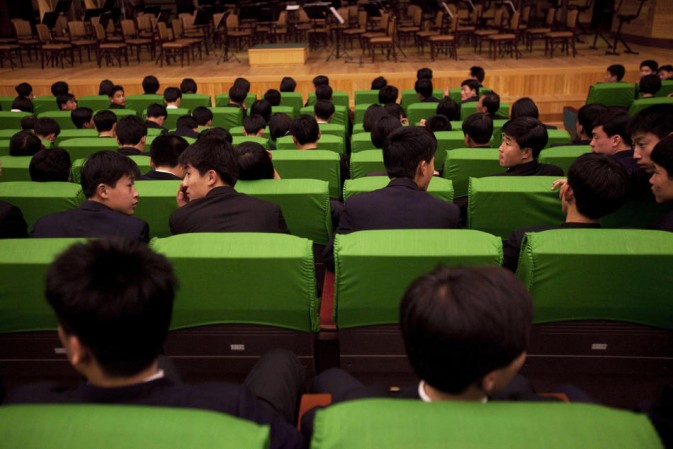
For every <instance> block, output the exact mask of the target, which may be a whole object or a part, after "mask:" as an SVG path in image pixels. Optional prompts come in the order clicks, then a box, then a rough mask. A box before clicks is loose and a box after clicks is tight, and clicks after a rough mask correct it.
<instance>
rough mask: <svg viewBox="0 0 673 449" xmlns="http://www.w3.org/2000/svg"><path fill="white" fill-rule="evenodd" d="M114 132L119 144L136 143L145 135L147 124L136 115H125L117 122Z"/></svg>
mask: <svg viewBox="0 0 673 449" xmlns="http://www.w3.org/2000/svg"><path fill="white" fill-rule="evenodd" d="M116 134H117V140H118V141H119V144H120V145H137V144H139V143H140V141H141V140H142V138H143V137H145V136H147V125H146V124H145V122H144V121H143V119H141V118H140V117H138V116H137V115H127V116H125V117H122V118H120V119H119V121H118V122H117V133H116Z"/></svg>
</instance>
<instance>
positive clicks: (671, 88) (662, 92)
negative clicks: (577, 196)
mask: <svg viewBox="0 0 673 449" xmlns="http://www.w3.org/2000/svg"><path fill="white" fill-rule="evenodd" d="M672 93H673V80H662V81H661V89H659V90H658V91H657V95H656V96H657V97H667V96H668V94H672ZM3 109H4V108H3Z"/></svg>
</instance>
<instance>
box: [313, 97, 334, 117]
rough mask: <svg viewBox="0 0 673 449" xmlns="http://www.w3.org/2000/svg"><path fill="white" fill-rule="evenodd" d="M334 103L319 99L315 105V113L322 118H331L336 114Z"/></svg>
mask: <svg viewBox="0 0 673 449" xmlns="http://www.w3.org/2000/svg"><path fill="white" fill-rule="evenodd" d="M334 110H335V108H334V103H332V102H331V101H329V100H318V101H316V102H315V105H314V106H313V113H314V114H315V116H316V117H318V118H319V119H320V120H329V119H330V118H331V117H332V116H333V115H334Z"/></svg>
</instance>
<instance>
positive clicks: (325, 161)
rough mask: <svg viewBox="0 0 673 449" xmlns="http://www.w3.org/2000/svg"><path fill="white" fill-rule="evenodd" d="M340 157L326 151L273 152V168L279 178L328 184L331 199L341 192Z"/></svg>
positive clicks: (337, 196)
mask: <svg viewBox="0 0 673 449" xmlns="http://www.w3.org/2000/svg"><path fill="white" fill-rule="evenodd" d="M340 161H341V159H340V157H339V155H338V154H337V153H335V152H333V151H328V150H305V151H302V150H275V151H274V152H273V166H274V168H275V169H276V171H277V172H278V174H279V175H280V177H281V178H287V179H319V180H322V181H327V182H328V183H329V195H330V197H331V198H339V195H340V193H341V192H340V190H341V167H340Z"/></svg>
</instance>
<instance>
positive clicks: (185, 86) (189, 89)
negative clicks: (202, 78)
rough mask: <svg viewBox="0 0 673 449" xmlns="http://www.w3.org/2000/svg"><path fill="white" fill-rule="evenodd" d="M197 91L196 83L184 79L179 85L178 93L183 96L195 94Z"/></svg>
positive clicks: (189, 79) (190, 79)
mask: <svg viewBox="0 0 673 449" xmlns="http://www.w3.org/2000/svg"><path fill="white" fill-rule="evenodd" d="M197 90H198V86H197V85H196V81H194V80H193V79H192V78H185V79H183V80H182V82H181V83H180V92H182V93H183V94H195V93H196V91H197Z"/></svg>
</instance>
